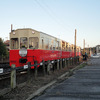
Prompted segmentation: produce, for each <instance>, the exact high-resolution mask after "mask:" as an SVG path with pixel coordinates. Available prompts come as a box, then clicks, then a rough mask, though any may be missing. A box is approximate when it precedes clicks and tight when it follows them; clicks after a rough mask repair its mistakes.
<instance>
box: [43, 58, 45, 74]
mask: <svg viewBox="0 0 100 100" xmlns="http://www.w3.org/2000/svg"><path fill="white" fill-rule="evenodd" d="M43 75H45V61H44V60H43Z"/></svg>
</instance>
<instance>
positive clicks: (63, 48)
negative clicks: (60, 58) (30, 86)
mask: <svg viewBox="0 0 100 100" xmlns="http://www.w3.org/2000/svg"><path fill="white" fill-rule="evenodd" d="M62 50H65V42H64V41H62Z"/></svg>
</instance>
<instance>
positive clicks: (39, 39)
mask: <svg viewBox="0 0 100 100" xmlns="http://www.w3.org/2000/svg"><path fill="white" fill-rule="evenodd" d="M80 52H81V48H80V47H78V46H76V56H80V55H81V54H80ZM74 56H75V53H74V45H73V44H70V43H68V42H66V41H63V40H61V39H58V38H56V37H53V36H51V35H48V34H46V33H43V32H40V31H36V30H34V29H30V28H24V29H17V30H12V31H11V33H10V66H11V65H12V64H15V65H16V67H21V66H25V65H27V62H31V64H32V65H33V64H34V62H35V61H37V63H38V64H39V63H41V62H42V61H45V62H46V61H49V60H50V61H56V60H58V59H64V58H72V57H74ZM38 67H39V66H38ZM32 68H34V66H33V67H32Z"/></svg>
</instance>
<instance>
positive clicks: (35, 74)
mask: <svg viewBox="0 0 100 100" xmlns="http://www.w3.org/2000/svg"><path fill="white" fill-rule="evenodd" d="M35 64H36V65H35V66H34V67H35V73H34V77H35V78H36V77H37V61H35Z"/></svg>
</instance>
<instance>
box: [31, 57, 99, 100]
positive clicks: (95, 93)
mask: <svg viewBox="0 0 100 100" xmlns="http://www.w3.org/2000/svg"><path fill="white" fill-rule="evenodd" d="M32 100H100V59H91V60H90V61H89V65H87V66H85V67H84V68H81V69H79V70H77V71H75V72H74V75H73V76H71V77H69V78H68V79H66V80H65V81H63V82H61V83H57V84H56V85H55V86H52V87H51V88H49V89H47V90H46V91H45V92H44V93H43V94H42V95H41V96H39V97H36V98H33V99H32Z"/></svg>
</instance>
